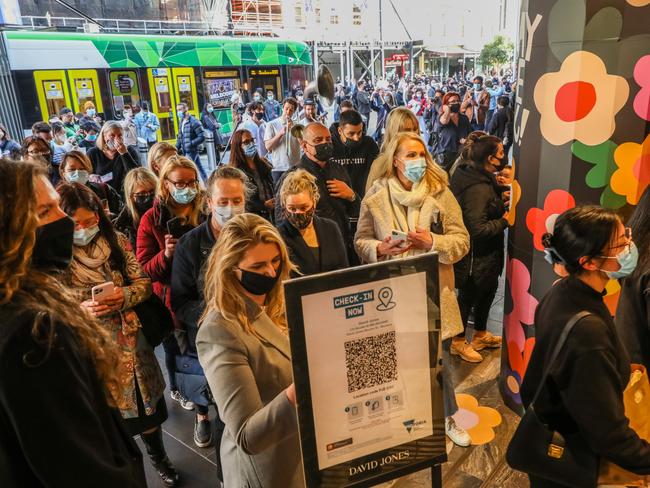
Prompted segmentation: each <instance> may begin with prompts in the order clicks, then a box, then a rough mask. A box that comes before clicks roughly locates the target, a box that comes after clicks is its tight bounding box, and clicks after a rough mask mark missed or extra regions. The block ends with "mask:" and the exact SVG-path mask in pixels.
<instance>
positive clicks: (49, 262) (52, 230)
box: [32, 217, 74, 269]
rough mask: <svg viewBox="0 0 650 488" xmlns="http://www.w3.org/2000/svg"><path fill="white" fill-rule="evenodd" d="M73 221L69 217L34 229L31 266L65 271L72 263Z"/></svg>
mask: <svg viewBox="0 0 650 488" xmlns="http://www.w3.org/2000/svg"><path fill="white" fill-rule="evenodd" d="M73 235H74V221H73V220H72V219H71V218H70V217H63V218H62V219H59V220H55V221H54V222H50V223H49V224H46V225H44V226H42V227H39V228H38V229H36V242H35V243H34V252H33V254H32V264H33V266H34V267H36V268H40V269H66V268H67V267H68V266H70V262H71V261H72V238H73Z"/></svg>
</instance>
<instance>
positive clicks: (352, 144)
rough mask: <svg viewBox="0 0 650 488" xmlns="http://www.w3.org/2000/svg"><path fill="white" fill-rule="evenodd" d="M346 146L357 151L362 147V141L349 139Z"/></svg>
mask: <svg viewBox="0 0 650 488" xmlns="http://www.w3.org/2000/svg"><path fill="white" fill-rule="evenodd" d="M345 145H346V146H347V147H349V148H350V149H356V148H357V147H359V146H360V145H361V141H355V140H354V139H350V138H348V139H346V140H345Z"/></svg>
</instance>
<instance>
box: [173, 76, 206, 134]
mask: <svg viewBox="0 0 650 488" xmlns="http://www.w3.org/2000/svg"><path fill="white" fill-rule="evenodd" d="M172 78H173V80H174V96H175V97H176V103H177V104H178V103H185V104H186V105H187V108H188V111H189V112H190V114H192V115H194V117H196V118H197V119H198V118H200V113H201V107H199V106H198V101H197V98H196V83H195V79H194V68H172ZM175 112H176V107H174V114H175ZM178 122H179V121H176V124H177V128H178Z"/></svg>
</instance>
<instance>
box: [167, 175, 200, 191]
mask: <svg viewBox="0 0 650 488" xmlns="http://www.w3.org/2000/svg"><path fill="white" fill-rule="evenodd" d="M167 181H169V182H170V183H171V184H172V185H174V188H176V189H177V190H183V189H185V188H187V187H188V186H190V187H195V186H196V183H197V181H196V180H192V181H172V180H170V179H169V178H167Z"/></svg>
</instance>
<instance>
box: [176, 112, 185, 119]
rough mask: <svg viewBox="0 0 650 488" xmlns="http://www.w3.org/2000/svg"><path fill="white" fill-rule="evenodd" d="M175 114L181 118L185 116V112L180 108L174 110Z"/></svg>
mask: <svg viewBox="0 0 650 488" xmlns="http://www.w3.org/2000/svg"><path fill="white" fill-rule="evenodd" d="M176 115H178V118H179V119H182V118H184V117H185V112H183V111H182V110H178V111H177V112H176Z"/></svg>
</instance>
